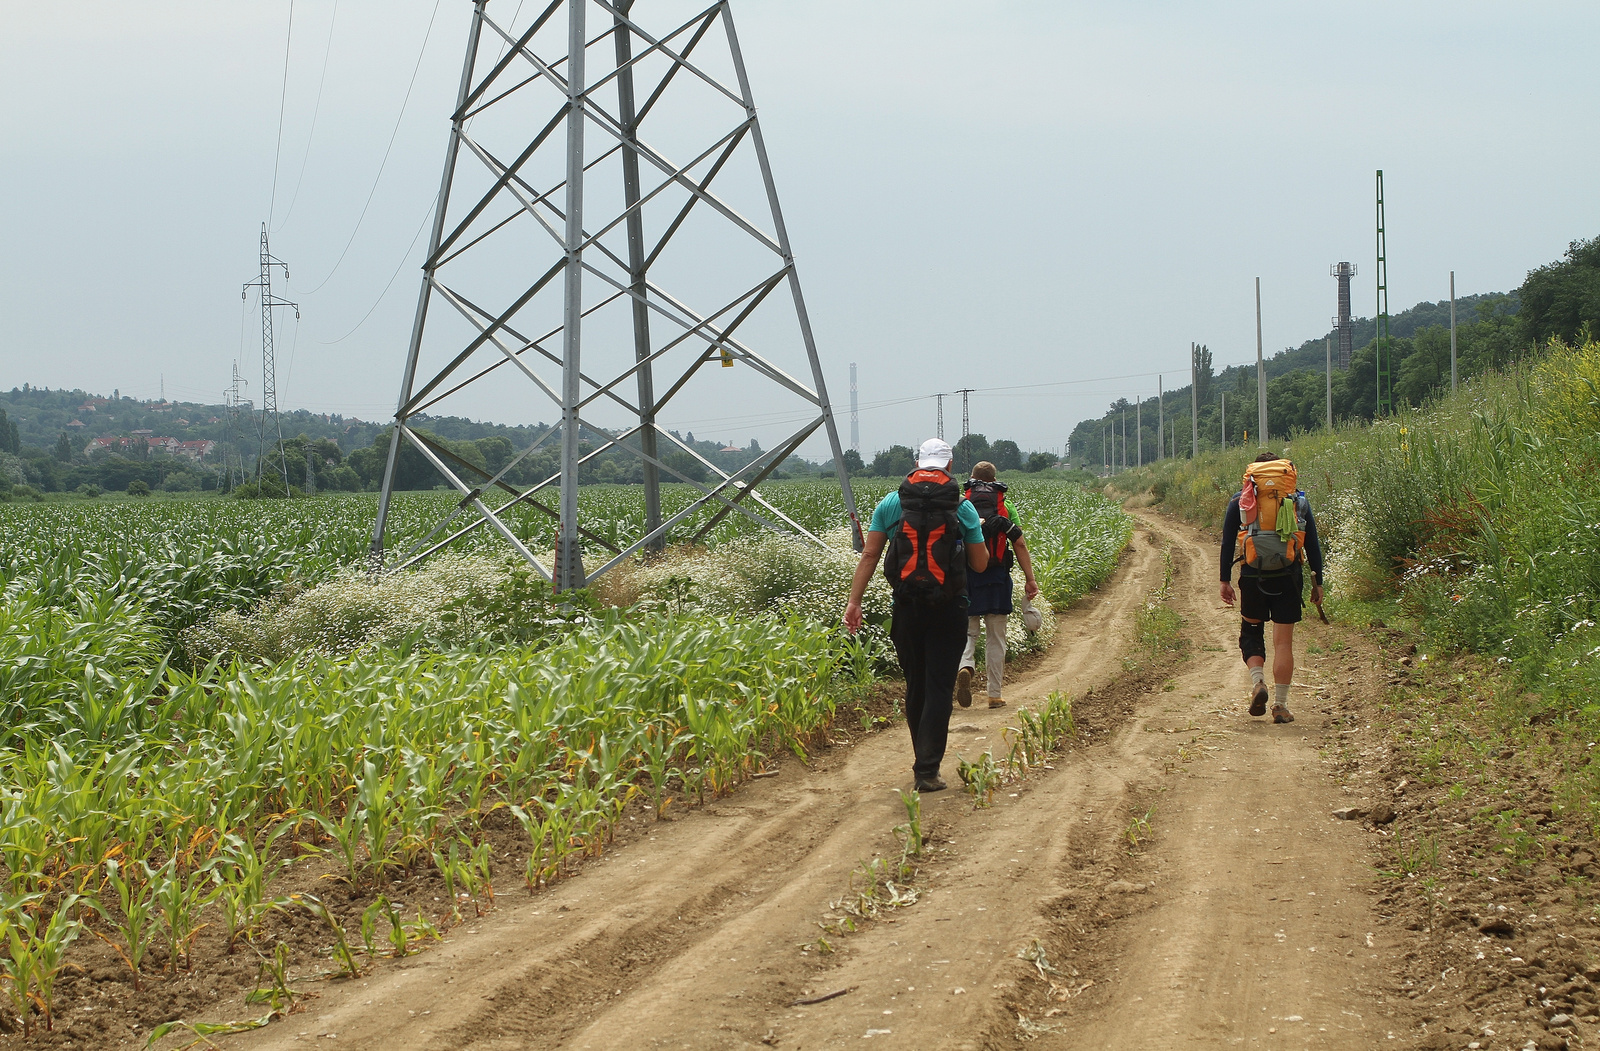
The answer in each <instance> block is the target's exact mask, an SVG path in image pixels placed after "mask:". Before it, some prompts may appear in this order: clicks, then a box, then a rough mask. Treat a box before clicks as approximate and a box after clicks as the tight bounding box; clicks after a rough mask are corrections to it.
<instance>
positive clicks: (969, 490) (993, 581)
mask: <svg viewBox="0 0 1600 1051" xmlns="http://www.w3.org/2000/svg"><path fill="white" fill-rule="evenodd" d="M964 488H965V491H966V495H967V499H968V500H970V501H972V506H973V507H975V508H976V509H977V511H978V517H979V519H981V520H982V522H983V542H984V546H986V547H987V548H988V549H989V568H988V569H986V570H984V571H983V572H982V573H974V574H972V575H971V576H970V577H968V578H967V597H968V602H967V648H966V650H964V651H963V652H962V654H961V668H960V670H959V671H957V672H956V703H957V704H959V705H961V707H963V708H965V707H967V706H968V705H970V704H971V703H972V677H973V675H974V674H975V673H976V671H977V662H978V634H979V632H983V633H984V634H985V636H986V637H985V639H984V646H983V663H984V670H985V671H986V673H987V677H988V680H989V682H988V686H989V707H991V708H1003V707H1005V703H1006V702H1005V700H1004V698H1003V690H1002V686H1003V685H1004V683H1005V668H1006V618H1008V617H1009V616H1011V611H1012V603H1011V587H1012V585H1011V563H1012V562H1013V561H1015V562H1016V563H1017V564H1018V565H1020V566H1021V567H1022V580H1023V591H1022V593H1023V596H1024V599H1025V601H1024V602H1023V606H1022V609H1023V614H1022V615H1023V620H1024V622H1027V623H1029V625H1030V627H1029V630H1035V629H1036V628H1037V626H1038V619H1037V618H1038V614H1037V613H1035V612H1034V611H1033V610H1032V608H1031V607H1030V606H1029V605H1028V603H1029V602H1032V601H1033V599H1034V597H1035V596H1036V595H1038V594H1039V582H1038V581H1037V580H1035V579H1034V577H1033V558H1032V557H1031V556H1030V555H1029V554H1028V542H1027V540H1025V539H1024V538H1023V536H1022V528H1021V527H1020V526H1018V525H1017V522H1016V518H1015V516H1013V515H1012V513H1011V508H1010V507H1008V506H1006V486H1005V483H1004V482H1001V481H997V480H996V478H995V466H994V464H992V463H990V462H989V461H988V460H980V461H979V462H977V463H975V464H973V465H972V477H971V478H970V479H968V480H967V484H966V486H965V487H964ZM1013 556H1014V557H1013ZM1030 614H1031V615H1032V616H1031V617H1030Z"/></svg>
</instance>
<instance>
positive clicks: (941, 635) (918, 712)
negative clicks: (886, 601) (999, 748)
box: [889, 599, 967, 777]
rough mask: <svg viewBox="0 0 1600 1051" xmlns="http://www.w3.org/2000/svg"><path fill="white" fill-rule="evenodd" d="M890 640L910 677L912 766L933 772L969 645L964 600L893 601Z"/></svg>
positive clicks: (925, 774)
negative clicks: (936, 602)
mask: <svg viewBox="0 0 1600 1051" xmlns="http://www.w3.org/2000/svg"><path fill="white" fill-rule="evenodd" d="M892 617H893V619H892V621H891V623H890V625H889V639H890V641H892V642H893V643H894V652H895V656H896V657H898V658H899V659H900V670H901V671H903V672H904V673H905V676H906V725H907V726H909V727H910V729H911V747H912V750H913V751H914V752H915V754H916V762H915V763H913V764H912V767H911V769H912V771H913V772H914V773H915V774H916V776H917V777H933V776H934V775H936V774H938V772H939V764H940V763H941V762H942V761H943V760H944V749H945V743H946V741H947V739H948V738H949V736H950V699H951V696H952V695H953V694H954V693H955V688H956V669H957V668H958V667H959V666H960V664H961V652H962V650H964V649H965V648H966V645H967V607H966V603H964V602H951V603H949V604H947V605H944V606H922V605H917V604H915V603H910V602H901V601H900V600H899V599H896V600H895V603H894V611H893V614H892Z"/></svg>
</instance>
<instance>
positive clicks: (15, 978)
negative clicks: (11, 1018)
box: [0, 893, 41, 1037]
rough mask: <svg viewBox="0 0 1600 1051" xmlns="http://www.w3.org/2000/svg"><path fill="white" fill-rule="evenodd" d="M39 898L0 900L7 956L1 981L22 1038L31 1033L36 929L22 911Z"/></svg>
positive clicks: (1, 939)
mask: <svg viewBox="0 0 1600 1051" xmlns="http://www.w3.org/2000/svg"><path fill="white" fill-rule="evenodd" d="M40 897H41V895H39V894H37V893H35V894H22V895H18V896H16V897H14V898H7V899H0V945H3V946H4V947H6V948H7V949H8V951H9V955H8V956H7V957H6V958H4V959H0V981H3V982H4V983H5V987H6V998H7V999H8V1000H10V1001H11V1007H12V1009H13V1010H15V1011H16V1012H17V1017H18V1018H20V1019H21V1020H22V1032H23V1036H25V1037H26V1036H28V1035H29V1034H31V1033H32V1031H33V1023H32V1020H31V1018H30V1017H29V1016H30V1013H31V1011H32V1009H33V998H32V993H33V985H34V976H35V973H36V971H37V963H36V960H35V953H34V951H33V935H34V932H35V931H36V930H37V929H38V919H37V917H35V916H33V915H32V914H31V913H29V912H27V911H25V910H26V909H27V908H28V907H30V906H32V905H34V904H36V903H37V902H38V900H39V898H40Z"/></svg>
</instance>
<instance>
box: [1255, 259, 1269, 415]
mask: <svg viewBox="0 0 1600 1051" xmlns="http://www.w3.org/2000/svg"><path fill="white" fill-rule="evenodd" d="M1256 433H1257V434H1258V435H1260V436H1261V444H1262V445H1265V444H1267V366H1266V365H1265V363H1263V361H1262V358H1261V279H1260V278H1259V277H1258V278H1256Z"/></svg>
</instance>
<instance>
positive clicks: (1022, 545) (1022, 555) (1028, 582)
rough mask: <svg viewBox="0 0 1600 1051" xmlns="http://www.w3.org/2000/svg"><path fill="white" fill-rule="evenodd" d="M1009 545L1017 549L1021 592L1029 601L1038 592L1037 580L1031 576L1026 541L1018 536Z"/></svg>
mask: <svg viewBox="0 0 1600 1051" xmlns="http://www.w3.org/2000/svg"><path fill="white" fill-rule="evenodd" d="M1011 546H1012V547H1014V548H1016V549H1017V564H1018V565H1019V566H1021V567H1022V593H1023V594H1024V595H1026V596H1028V600H1029V601H1030V602H1031V601H1033V599H1034V598H1035V597H1036V596H1037V595H1038V594H1039V582H1038V581H1037V580H1035V579H1034V578H1033V556H1032V555H1030V554H1028V541H1027V540H1026V539H1024V538H1023V537H1020V536H1019V537H1017V541H1016V543H1014V544H1012V545H1011Z"/></svg>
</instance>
